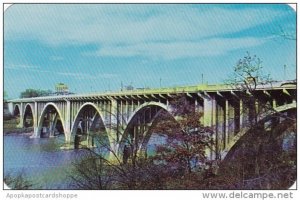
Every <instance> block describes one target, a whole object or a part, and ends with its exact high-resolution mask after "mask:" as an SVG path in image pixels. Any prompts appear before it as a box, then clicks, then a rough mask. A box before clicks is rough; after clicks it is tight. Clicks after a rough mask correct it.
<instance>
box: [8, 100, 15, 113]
mask: <svg viewBox="0 0 300 200" xmlns="http://www.w3.org/2000/svg"><path fill="white" fill-rule="evenodd" d="M8 111H9V113H10V114H11V115H12V116H13V115H14V104H13V103H12V102H9V103H8Z"/></svg>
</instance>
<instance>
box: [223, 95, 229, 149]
mask: <svg viewBox="0 0 300 200" xmlns="http://www.w3.org/2000/svg"><path fill="white" fill-rule="evenodd" d="M229 120H230V114H229V103H228V100H227V99H226V100H225V137H224V140H225V148H226V146H227V143H228V142H229Z"/></svg>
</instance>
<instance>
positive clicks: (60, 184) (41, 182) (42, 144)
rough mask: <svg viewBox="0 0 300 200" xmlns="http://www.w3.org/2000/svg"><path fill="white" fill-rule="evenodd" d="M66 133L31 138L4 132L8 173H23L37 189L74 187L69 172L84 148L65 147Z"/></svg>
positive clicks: (5, 159) (82, 153)
mask: <svg viewBox="0 0 300 200" xmlns="http://www.w3.org/2000/svg"><path fill="white" fill-rule="evenodd" d="M63 141H64V136H60V137H55V138H37V139H31V138H29V137H28V136H24V135H22V136H21V135H13V136H10V135H6V136H4V175H6V174H8V173H11V174H18V173H22V174H23V175H24V176H25V177H26V179H28V180H29V181H31V182H32V183H33V188H36V189H72V188H71V186H70V182H69V178H68V174H69V173H71V172H70V171H71V166H72V162H74V161H75V160H76V159H79V158H82V157H83V155H84V150H80V149H76V150H61V149H60V148H59V146H60V145H61V144H62V143H63Z"/></svg>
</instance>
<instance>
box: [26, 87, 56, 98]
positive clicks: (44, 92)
mask: <svg viewBox="0 0 300 200" xmlns="http://www.w3.org/2000/svg"><path fill="white" fill-rule="evenodd" d="M51 94H52V91H51V90H37V89H26V90H25V91H23V92H21V94H20V98H31V97H41V96H49V95H51Z"/></svg>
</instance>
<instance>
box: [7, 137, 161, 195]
mask: <svg viewBox="0 0 300 200" xmlns="http://www.w3.org/2000/svg"><path fill="white" fill-rule="evenodd" d="M162 140H164V139H162V138H161V137H160V136H158V135H156V134H154V135H153V136H151V138H150V141H149V146H148V147H147V148H148V151H150V152H152V153H153V152H154V151H155V150H154V149H155V145H156V144H161V142H162ZM63 143H64V136H63V135H60V136H58V137H55V138H35V139H33V138H29V136H25V135H22V134H20V135H5V136H4V175H6V174H8V173H10V174H18V173H22V174H23V175H24V176H25V178H26V180H29V181H30V182H32V183H33V188H34V189H75V188H72V185H71V184H70V181H71V179H70V178H69V174H70V173H71V170H72V163H73V162H75V161H76V160H77V159H80V158H83V157H84V155H86V154H85V150H83V149H73V150H62V149H60V146H62V144H63Z"/></svg>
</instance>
